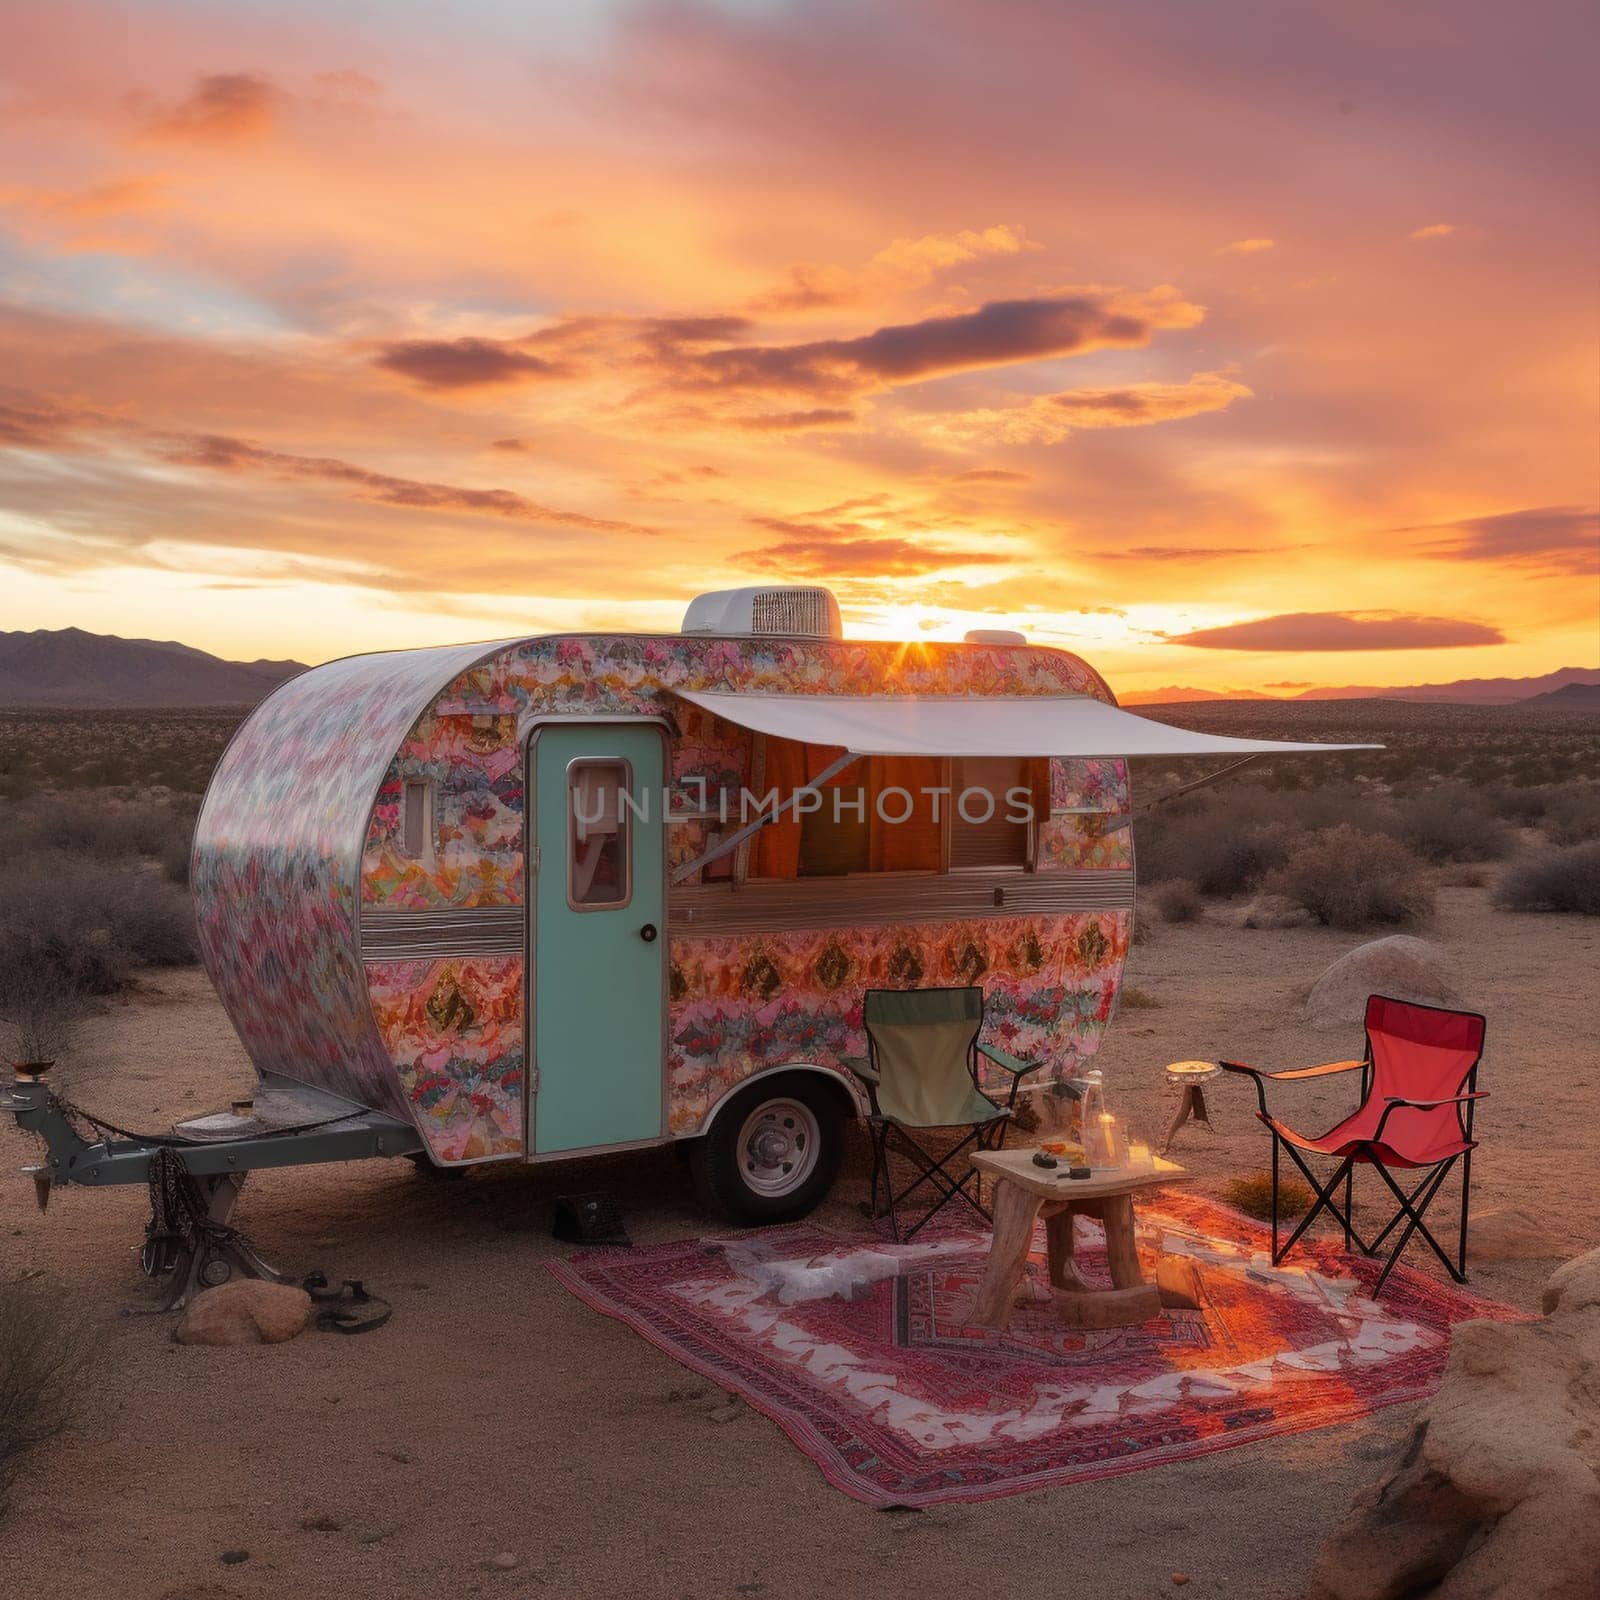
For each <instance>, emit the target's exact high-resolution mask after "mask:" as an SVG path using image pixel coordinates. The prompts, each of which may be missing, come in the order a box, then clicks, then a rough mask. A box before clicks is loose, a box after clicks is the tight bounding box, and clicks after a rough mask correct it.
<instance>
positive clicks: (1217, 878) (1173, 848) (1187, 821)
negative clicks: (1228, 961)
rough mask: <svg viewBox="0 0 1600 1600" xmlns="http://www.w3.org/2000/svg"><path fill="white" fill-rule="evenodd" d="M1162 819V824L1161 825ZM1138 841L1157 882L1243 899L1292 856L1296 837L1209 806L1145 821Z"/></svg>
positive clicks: (1279, 826) (1142, 863)
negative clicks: (1178, 883)
mask: <svg viewBox="0 0 1600 1600" xmlns="http://www.w3.org/2000/svg"><path fill="white" fill-rule="evenodd" d="M1158 819H1159V820H1158ZM1144 829H1145V831H1144V832H1143V833H1141V834H1140V835H1139V840H1138V852H1139V865H1140V868H1141V870H1143V871H1145V872H1147V873H1148V874H1149V875H1150V877H1152V878H1155V879H1168V880H1171V879H1183V880H1184V881H1186V882H1188V883H1190V884H1192V885H1193V886H1194V888H1195V889H1196V890H1198V891H1199V892H1200V893H1201V894H1208V895H1231V894H1242V893H1243V892H1244V891H1245V890H1246V889H1250V888H1253V887H1254V886H1255V885H1256V884H1257V883H1258V882H1259V881H1260V880H1261V878H1262V877H1263V876H1264V875H1265V874H1266V873H1268V872H1270V871H1271V870H1272V869H1273V868H1274V867H1276V866H1279V865H1281V864H1282V862H1283V861H1284V859H1285V857H1286V856H1287V855H1288V849H1289V843H1290V840H1291V838H1292V837H1293V836H1292V834H1291V833H1290V831H1289V830H1287V829H1286V828H1285V827H1284V826H1283V825H1282V824H1280V823H1273V822H1257V821H1247V820H1242V819H1236V818H1229V817H1228V816H1227V815H1226V813H1225V812H1224V810H1223V808H1222V807H1220V806H1206V807H1204V808H1203V809H1196V810H1192V811H1188V812H1181V813H1177V814H1175V815H1173V816H1171V817H1164V816H1163V815H1162V813H1161V812H1160V811H1157V812H1155V813H1153V814H1152V816H1151V817H1150V818H1148V819H1146V821H1145V824H1144Z"/></svg>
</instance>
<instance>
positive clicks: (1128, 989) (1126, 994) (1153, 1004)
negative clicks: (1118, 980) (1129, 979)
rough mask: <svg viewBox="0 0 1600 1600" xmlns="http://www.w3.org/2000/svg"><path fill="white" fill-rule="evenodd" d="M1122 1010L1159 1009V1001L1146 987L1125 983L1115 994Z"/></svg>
mask: <svg viewBox="0 0 1600 1600" xmlns="http://www.w3.org/2000/svg"><path fill="white" fill-rule="evenodd" d="M1117 998H1118V1000H1119V1001H1120V1002H1121V1004H1122V1008H1123V1010H1124V1011H1159V1010H1160V1009H1161V1002H1160V1001H1159V1000H1157V999H1156V997H1155V996H1154V995H1153V994H1151V993H1150V992H1149V991H1148V990H1146V989H1140V988H1138V987H1137V986H1136V985H1134V984H1131V983H1125V984H1123V986H1122V989H1121V992H1120V993H1119V994H1118V996H1117Z"/></svg>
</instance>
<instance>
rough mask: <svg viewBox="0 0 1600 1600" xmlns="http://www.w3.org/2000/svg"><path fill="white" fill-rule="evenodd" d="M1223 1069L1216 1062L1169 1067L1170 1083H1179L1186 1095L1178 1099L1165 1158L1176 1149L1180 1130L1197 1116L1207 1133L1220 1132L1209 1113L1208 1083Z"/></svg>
mask: <svg viewBox="0 0 1600 1600" xmlns="http://www.w3.org/2000/svg"><path fill="white" fill-rule="evenodd" d="M1220 1070H1221V1069H1220V1068H1219V1067H1218V1066H1217V1064H1216V1062H1215V1061H1174V1062H1173V1063H1172V1065H1171V1066H1169V1067H1168V1068H1167V1082H1168V1083H1175V1084H1177V1085H1178V1086H1179V1087H1180V1089H1181V1090H1182V1093H1181V1094H1180V1095H1179V1097H1178V1114H1177V1116H1175V1117H1174V1118H1173V1119H1172V1126H1171V1127H1170V1128H1168V1129H1167V1136H1166V1138H1165V1139H1163V1140H1162V1141H1161V1154H1162V1155H1165V1154H1166V1153H1167V1151H1169V1150H1170V1149H1171V1148H1172V1141H1173V1140H1174V1139H1175V1138H1176V1137H1177V1133H1178V1129H1179V1128H1181V1127H1182V1126H1183V1125H1184V1123H1185V1122H1187V1121H1188V1120H1189V1118H1190V1117H1193V1118H1194V1120H1195V1121H1196V1122H1198V1123H1199V1124H1200V1125H1201V1126H1202V1127H1203V1128H1204V1129H1205V1130H1206V1132H1207V1133H1215V1132H1216V1131H1217V1130H1216V1129H1215V1128H1213V1127H1212V1126H1211V1118H1210V1116H1209V1115H1208V1114H1207V1112H1206V1091H1205V1084H1206V1080H1207V1079H1208V1078H1214V1077H1216V1075H1217V1073H1218V1072H1219V1071H1220Z"/></svg>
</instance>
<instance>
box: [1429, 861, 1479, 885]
mask: <svg viewBox="0 0 1600 1600" xmlns="http://www.w3.org/2000/svg"><path fill="white" fill-rule="evenodd" d="M1433 881H1434V882H1435V883H1436V884H1438V885H1439V887H1440V888H1442V889H1481V888H1483V887H1484V885H1485V884H1487V883H1488V881H1489V870H1488V868H1487V867H1485V866H1483V865H1481V864H1480V863H1478V862H1476V861H1450V862H1446V863H1445V865H1444V866H1442V867H1440V868H1439V870H1438V871H1437V872H1435V873H1434V875H1433Z"/></svg>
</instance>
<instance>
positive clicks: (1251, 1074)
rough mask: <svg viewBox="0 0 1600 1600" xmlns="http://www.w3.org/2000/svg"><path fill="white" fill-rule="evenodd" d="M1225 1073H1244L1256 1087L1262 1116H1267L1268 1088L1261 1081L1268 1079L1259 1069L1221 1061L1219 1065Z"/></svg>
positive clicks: (1240, 1063)
mask: <svg viewBox="0 0 1600 1600" xmlns="http://www.w3.org/2000/svg"><path fill="white" fill-rule="evenodd" d="M1217 1065H1218V1066H1219V1067H1221V1068H1222V1070H1223V1071H1224V1072H1242V1073H1243V1074H1244V1075H1245V1076H1246V1077H1247V1078H1249V1079H1250V1081H1251V1082H1252V1083H1254V1084H1255V1086H1256V1099H1257V1100H1258V1101H1259V1102H1260V1106H1261V1115H1262V1116H1263V1117H1264V1116H1266V1114H1267V1086H1266V1084H1264V1083H1263V1082H1262V1081H1261V1080H1262V1079H1263V1078H1265V1077H1266V1073H1264V1072H1262V1071H1261V1070H1260V1068H1259V1067H1247V1066H1246V1065H1245V1064H1244V1062H1242V1061H1219V1062H1218V1063H1217Z"/></svg>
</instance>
